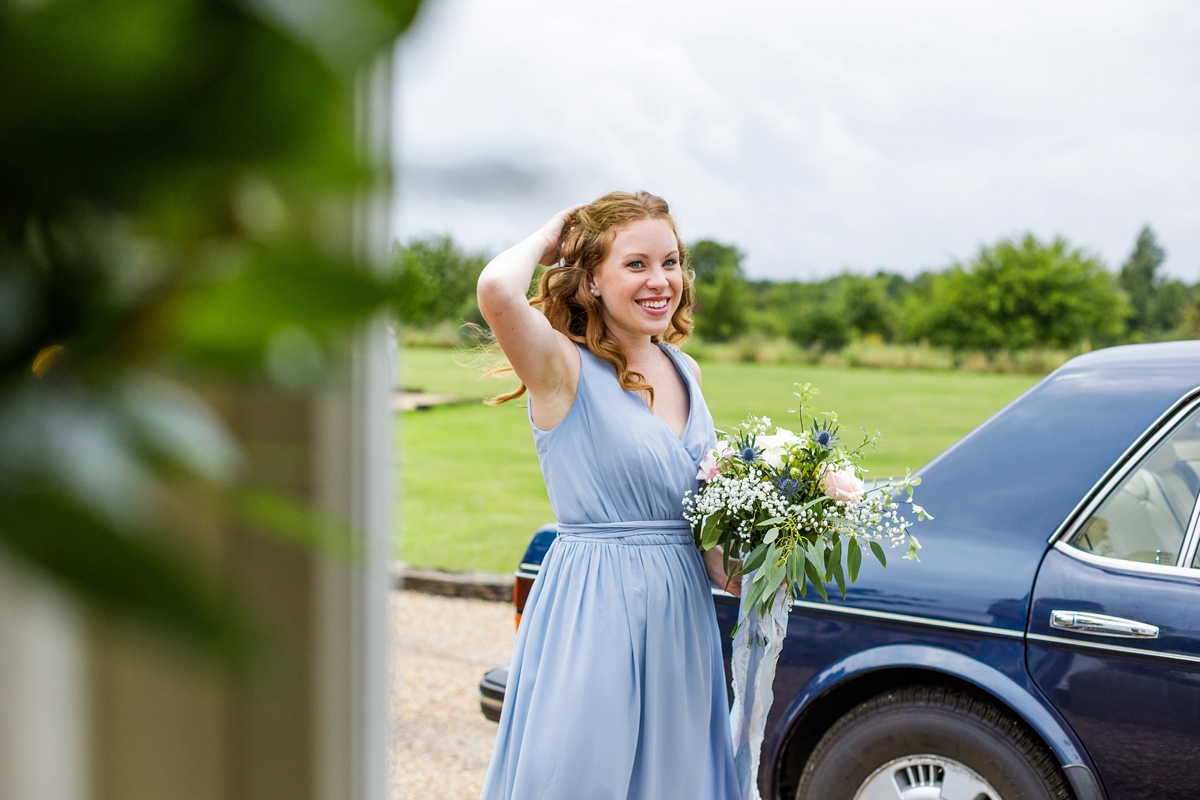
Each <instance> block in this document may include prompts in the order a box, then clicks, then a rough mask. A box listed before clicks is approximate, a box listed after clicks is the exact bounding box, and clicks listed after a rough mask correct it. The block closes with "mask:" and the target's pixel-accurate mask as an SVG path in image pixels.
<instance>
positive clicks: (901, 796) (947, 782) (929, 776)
mask: <svg viewBox="0 0 1200 800" xmlns="http://www.w3.org/2000/svg"><path fill="white" fill-rule="evenodd" d="M854 800H1004V798H1002V797H1001V796H1000V793H999V792H997V791H996V790H995V789H993V788H992V785H991V784H990V783H988V782H987V781H985V780H984V779H983V777H982V776H980V775H979V773H977V772H976V771H975V770H973V769H971V768H970V767H968V766H967V765H966V764H962V763H959V762H958V761H955V760H954V759H952V758H943V757H942V756H933V755H916V756H904V757H903V758H897V759H895V760H893V761H889V762H888V763H886V764H884V765H883V766H882V767H880V768H879V769H877V770H875V771H874V772H872V773H871V776H870V777H869V778H867V779H866V780H865V781H863V785H862V786H860V787H858V791H857V792H855V793H854Z"/></svg>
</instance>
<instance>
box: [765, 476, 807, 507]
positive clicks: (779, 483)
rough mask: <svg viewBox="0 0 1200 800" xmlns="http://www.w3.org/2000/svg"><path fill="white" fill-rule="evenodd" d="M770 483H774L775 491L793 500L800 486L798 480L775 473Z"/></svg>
mask: <svg viewBox="0 0 1200 800" xmlns="http://www.w3.org/2000/svg"><path fill="white" fill-rule="evenodd" d="M771 483H773V484H775V491H777V492H779V494H780V495H781V496H782V497H783V499H784V500H788V501H792V500H795V499H796V497H797V495H799V494H800V489H801V487H802V484H801V483H800V481H798V480H796V479H795V478H792V477H788V476H786V475H777V476H776V477H774V478H772V479H771Z"/></svg>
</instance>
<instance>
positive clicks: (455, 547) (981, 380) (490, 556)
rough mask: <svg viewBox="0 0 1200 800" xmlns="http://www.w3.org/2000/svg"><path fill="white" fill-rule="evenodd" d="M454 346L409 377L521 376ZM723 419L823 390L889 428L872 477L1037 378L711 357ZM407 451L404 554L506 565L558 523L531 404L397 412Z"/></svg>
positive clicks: (485, 387) (480, 389)
mask: <svg viewBox="0 0 1200 800" xmlns="http://www.w3.org/2000/svg"><path fill="white" fill-rule="evenodd" d="M468 360H469V359H467V358H464V357H463V356H462V355H456V354H455V353H454V352H453V351H451V350H407V351H405V352H404V354H403V355H402V375H401V382H402V384H403V385H404V386H406V387H409V388H419V389H422V390H424V391H427V392H445V393H450V394H457V395H460V396H463V397H483V396H485V395H490V394H494V393H496V392H498V391H500V390H502V389H503V388H506V387H507V386H510V385H512V384H511V382H510V381H501V380H496V379H491V380H487V381H484V382H480V381H478V380H477V376H478V375H479V370H478V369H477V368H474V367H469V366H460V364H459V363H456V362H466V361H468ZM701 368H702V369H703V372H704V395H705V398H706V399H707V401H708V405H709V408H710V409H711V410H712V414H713V418H714V420H715V421H716V424H717V426H718V427H726V426H730V425H734V424H736V423H738V422H740V421H741V420H742V419H743V418H744V417H745V416H746V415H747V414H749V413H755V414H766V415H768V416H770V417H771V420H772V422H774V423H775V424H777V425H782V426H784V427H794V424H793V421H794V420H795V417H794V415H791V414H788V413H787V410H788V409H789V408H795V403H794V402H792V401H794V399H795V398H794V397H792V394H791V392H792V391H793V388H792V387H793V384H794V383H796V382H800V383H806V382H807V383H812V384H813V385H814V386H817V387H818V388H820V390H821V394H820V395H818V396H817V398H816V400H815V405H816V408H817V410H826V409H836V410H837V412H838V414H839V416H840V422H841V425H842V428H843V430H844V432H845V433H846V435H847V437H848V438H849V437H852V436H854V435H857V434H859V428H860V427H864V428H867V429H868V430H870V431H875V430H880V431H882V433H883V437H884V444H883V447H881V448H880V450H879V451H878V452H876V453H873V454H871V455H870V456H868V458H867V460H866V467H867V468H868V469H869V470H870V471H871V474H872V475H877V476H887V475H895V474H903V472H904V468H905V467H906V466H907V467H911V468H913V469H916V468H918V467H920V466H921V465H922V464H924V463H925V462H927V461H929V459H931V458H933V457H934V456H935V455H937V454H938V453H940V452H941V451H942V450H944V449H945V448H946V447H948V446H949V445H950V444H952V443H953V442H955V441H956V440H957V439H959V438H960V437H961V436H962V435H963V434H965V433H966V432H967V431H969V430H971V428H973V427H975V426H976V425H978V424H979V423H980V422H982V421H983V420H985V419H987V417H988V416H990V415H991V414H993V413H994V412H996V411H997V410H999V409H1000V408H1001V407H1002V406H1003V405H1004V404H1005V403H1007V402H1009V401H1010V400H1012V399H1013V398H1015V397H1016V396H1017V395H1019V394H1020V393H1021V392H1023V391H1024V390H1025V389H1027V388H1029V387H1030V386H1032V385H1033V384H1034V382H1036V380H1037V379H1036V378H1035V377H1033V376H1027V375H990V374H980V373H962V372H920V371H915V370H912V371H885V370H867V369H843V368H835V367H820V366H793V365H774V364H718V363H704V364H701ZM397 421H398V423H399V424H398V430H397V436H398V437H399V438H398V442H399V445H400V448H401V470H400V471H399V474H398V477H397V479H398V481H399V487H400V490H399V491H398V492H397V496H398V497H399V498H401V501H400V519H401V530H402V534H401V536H400V537H399V541H398V542H397V545H398V547H399V554H400V557H401V558H403V559H404V560H405V561H408V562H409V563H411V564H418V565H423V566H435V567H442V568H445V569H482V570H491V571H495V572H504V571H508V570H511V569H513V568H515V567H516V565H517V561H518V559H519V558H520V557H521V553H522V552H523V550H524V548H525V545H526V543H527V542H528V539H529V535H530V534H531V533H532V532H533V530H534V528H536V527H537V526H538V525H540V524H542V523H544V522H551V521H553V517H552V515H551V514H550V503H549V500H547V498H546V490H545V487H544V486H543V484H542V477H541V472H540V471H539V469H538V463H537V455H536V453H535V451H534V448H533V438H532V436H531V435H530V432H529V425H528V422H527V418H526V412H525V409H524V407H523V403H522V401H520V400H518V401H515V402H511V403H508V404H506V405H505V406H501V407H499V408H493V407H490V406H484V405H482V404H481V403H471V404H466V405H457V406H444V407H441V408H437V409H433V410H430V411H415V412H410V413H407V414H401V415H398V417H397Z"/></svg>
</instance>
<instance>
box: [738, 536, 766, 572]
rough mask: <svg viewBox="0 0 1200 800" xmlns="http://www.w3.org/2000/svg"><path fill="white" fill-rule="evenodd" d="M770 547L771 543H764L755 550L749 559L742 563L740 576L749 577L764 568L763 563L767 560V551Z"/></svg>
mask: <svg viewBox="0 0 1200 800" xmlns="http://www.w3.org/2000/svg"><path fill="white" fill-rule="evenodd" d="M770 547H771V545H770V544H769V543H767V542H763V543H762V544H760V545H759V546H758V547H756V548H754V550H753V551H751V553H750V555H749V557H747V558H746V560H745V561H744V562H742V568H741V569H740V570H739V571H738V575H748V574H750V573H751V572H752V571H754V570H756V569H758V568H759V567H760V566H762V563H763V562H764V561H765V560H766V558H767V550H769V549H770Z"/></svg>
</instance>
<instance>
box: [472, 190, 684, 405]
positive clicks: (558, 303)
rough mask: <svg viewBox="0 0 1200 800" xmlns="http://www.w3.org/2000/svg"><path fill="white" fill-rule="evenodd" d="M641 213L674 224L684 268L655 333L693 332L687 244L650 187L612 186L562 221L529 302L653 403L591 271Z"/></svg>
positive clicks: (679, 339) (674, 336) (670, 338)
mask: <svg viewBox="0 0 1200 800" xmlns="http://www.w3.org/2000/svg"><path fill="white" fill-rule="evenodd" d="M640 219H663V220H666V221H667V222H668V223H669V224H670V225H671V230H672V231H674V232H675V241H676V244H677V246H678V248H679V266H680V270H681V271H682V272H683V293H682V295H681V297H680V298H679V306H678V307H677V308H676V309H675V313H674V314H672V315H671V321H670V323H669V324H668V325H667V329H666V330H665V331H664V332H663V334H662V336H654V337H652V339H653V340H654V341H656V342H657V341H664V342H666V343H668V344H674V345H679V344H682V343H683V342H685V341H687V338H688V337H689V336H691V333H692V306H693V304H694V303H695V297H696V293H695V289H694V288H693V283H694V279H695V276H694V275H693V274H692V270H691V268H690V267H689V266H688V260H687V248H686V247H684V244H683V240H681V239H680V238H679V232H678V231H676V230H675V220H674V219H672V218H671V210H670V208H669V207H668V206H667V201H666V200H663V199H662V198H661V197H658V196H657V195H653V194H650V193H649V192H610V193H609V194H606V195H604V196H603V197H601V198H599V199H597V200H594V201H592V202H591V203H590V204H589V205H587V206H586V207H584V208H582V209H580V210H579V211H577V212H576V213H575V216H573V217H572V218H571V219H570V220H569V221H568V222H567V224H566V225H565V226H564V228H566V232H565V233H564V234H563V236H562V238H561V240H560V244H559V254H560V256H561V260H560V262H559V263H558V265H556V266H553V267H550V268H549V269H547V270H546V271H545V272H544V273H543V274H542V280H541V285H540V287H539V289H538V293H537V295H536V296H535V297H533V298H532V299H531V300H530V301H529V304H530V305H531V306H534V307H535V308H540V309H541V311H542V313H543V314H545V315H546V319H548V320H549V321H550V325H551V327H553V328H554V329H555V330H557V331H559V332H560V333H562V334H563V335H564V336H566V337H567V338H568V339H570V340H571V341H573V342H578V343H579V344H582V345H584V346H585V347H587V349H588V350H589V351H590V352H591V353H593V354H594V355H596V356H598V357H599V358H602V359H604V360H605V361H607V362H608V363H610V364H612V365H613V368H614V369H615V370H616V373H617V381H618V382H619V383H620V384H621V388H622V389H626V390H628V391H635V392H636V391H644V392H646V393H647V394H648V395H649V396H650V404H651V405H652V406H653V405H654V388H653V387H651V386H650V384H648V383H646V379H645V376H643V375H642V374H640V373H638V372H632V371H631V370H630V369H629V360H628V359H627V358H626V357H625V351H624V349H623V348H622V347H621V343H620V342H618V341H617V340H616V338H614V337H613V336H612V334H611V333H609V331H608V327H607V326H606V325H605V324H604V305H603V303H602V302H601V300H600V298H598V297H596V296H594V295H593V294H592V292H591V279H592V275H594V274H595V272H596V270H597V269H598V268H599V267H600V264H601V262H603V261H604V259H605V258H607V257H608V253H609V250H610V249H611V247H612V243H613V240H614V239H615V238H616V235H617V229H618V228H619V227H620V226H622V225H624V224H626V223H628V222H635V221H637V220H640ZM511 369H512V367H510V366H509V365H508V364H507V362H504V363H502V364H500V365H498V366H496V367H493V368H492V369H491V370H489V371H488V374H489V375H494V374H497V373H500V372H508V371H511ZM524 393H525V384H524V383H522V384H521V385H520V386H519V387H517V388H516V389H514V390H513V391H511V392H508V393H506V394H501V395H498V396H496V397H493V398H492V399H491V400H489V401H488V402H489V403H491V404H492V405H499V404H500V403H504V402H507V401H509V400H513V399H516V398H518V397H520V396H521V395H523V394H524Z"/></svg>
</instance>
